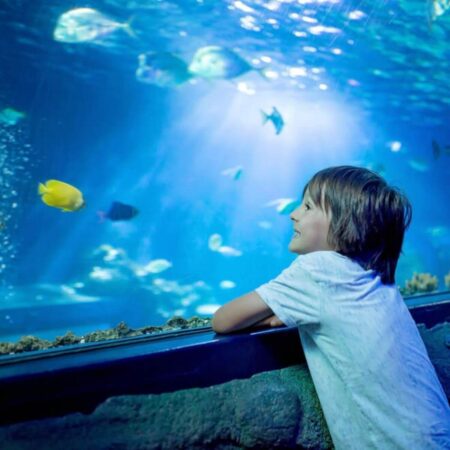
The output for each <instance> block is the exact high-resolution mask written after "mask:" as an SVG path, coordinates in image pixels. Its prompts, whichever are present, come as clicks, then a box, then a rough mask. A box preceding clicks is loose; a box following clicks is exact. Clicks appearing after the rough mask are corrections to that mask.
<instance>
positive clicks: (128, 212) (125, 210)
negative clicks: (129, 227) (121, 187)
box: [98, 202, 139, 222]
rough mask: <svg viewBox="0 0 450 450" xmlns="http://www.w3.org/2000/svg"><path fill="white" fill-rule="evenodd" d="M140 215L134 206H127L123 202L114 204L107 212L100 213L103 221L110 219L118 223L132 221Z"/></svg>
mask: <svg viewBox="0 0 450 450" xmlns="http://www.w3.org/2000/svg"><path fill="white" fill-rule="evenodd" d="M138 213H139V210H138V209H137V208H135V207H134V206H131V205H126V204H125V203H121V202H112V203H111V206H110V207H109V210H108V211H107V212H104V211H98V215H99V216H100V219H101V220H104V219H109V220H111V221H113V222H117V221H119V220H130V219H132V218H133V217H136V216H137V215H138Z"/></svg>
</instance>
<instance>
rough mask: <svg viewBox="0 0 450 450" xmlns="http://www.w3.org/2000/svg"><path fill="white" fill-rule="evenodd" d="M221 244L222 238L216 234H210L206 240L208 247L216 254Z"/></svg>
mask: <svg viewBox="0 0 450 450" xmlns="http://www.w3.org/2000/svg"><path fill="white" fill-rule="evenodd" d="M222 243H223V239H222V236H221V235H220V234H218V233H214V234H212V235H211V236H210V237H209V239H208V247H209V249H210V250H212V251H213V252H216V251H217V250H219V248H220V246H221V245H222Z"/></svg>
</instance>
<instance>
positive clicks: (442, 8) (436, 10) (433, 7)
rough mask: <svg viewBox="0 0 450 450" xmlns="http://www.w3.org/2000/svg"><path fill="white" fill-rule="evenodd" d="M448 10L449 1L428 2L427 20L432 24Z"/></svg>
mask: <svg viewBox="0 0 450 450" xmlns="http://www.w3.org/2000/svg"><path fill="white" fill-rule="evenodd" d="M449 8H450V0H428V20H429V23H432V22H434V21H435V20H436V19H437V18H438V17H440V16H442V15H443V14H444V13H445V12H446V11H447V10H448V9H449Z"/></svg>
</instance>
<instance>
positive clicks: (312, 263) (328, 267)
mask: <svg viewBox="0 0 450 450" xmlns="http://www.w3.org/2000/svg"><path fill="white" fill-rule="evenodd" d="M294 264H295V265H297V266H298V267H300V268H301V269H304V270H305V271H307V272H308V273H309V274H310V275H311V276H312V277H313V278H315V279H323V278H324V279H333V278H336V277H337V278H341V277H346V274H347V276H348V277H360V276H361V275H363V276H365V275H367V272H366V271H365V270H364V269H363V268H362V267H361V266H360V265H359V264H358V263H357V262H356V261H354V260H352V259H351V258H349V257H348V256H345V255H341V254H340V253H338V252H335V251H331V250H319V251H316V252H311V253H307V254H306V255H299V256H298V257H297V258H296V259H295V261H294Z"/></svg>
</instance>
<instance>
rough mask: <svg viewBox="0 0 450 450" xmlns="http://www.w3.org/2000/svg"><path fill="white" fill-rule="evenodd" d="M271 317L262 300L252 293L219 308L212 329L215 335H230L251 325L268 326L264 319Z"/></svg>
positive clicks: (270, 311) (271, 312)
mask: <svg viewBox="0 0 450 450" xmlns="http://www.w3.org/2000/svg"><path fill="white" fill-rule="evenodd" d="M270 316H273V311H272V310H271V309H270V308H269V307H268V306H267V305H266V304H265V303H264V301H263V300H262V298H261V297H260V296H259V295H258V294H257V293H256V292H255V291H252V292H250V293H248V294H245V295H243V296H241V297H238V298H236V299H234V300H232V301H231V302H229V303H227V304H225V305H223V306H221V307H220V308H219V309H218V310H217V311H216V312H215V314H214V316H213V319H212V328H213V330H214V331H215V332H216V333H231V332H233V331H237V330H242V329H243V328H248V327H250V326H252V325H255V324H257V322H261V323H258V325H270V323H267V324H266V323H265V322H263V320H264V319H267V318H268V317H270Z"/></svg>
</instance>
